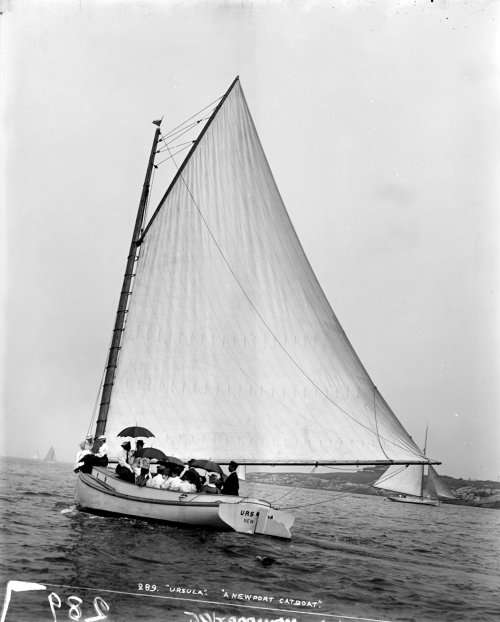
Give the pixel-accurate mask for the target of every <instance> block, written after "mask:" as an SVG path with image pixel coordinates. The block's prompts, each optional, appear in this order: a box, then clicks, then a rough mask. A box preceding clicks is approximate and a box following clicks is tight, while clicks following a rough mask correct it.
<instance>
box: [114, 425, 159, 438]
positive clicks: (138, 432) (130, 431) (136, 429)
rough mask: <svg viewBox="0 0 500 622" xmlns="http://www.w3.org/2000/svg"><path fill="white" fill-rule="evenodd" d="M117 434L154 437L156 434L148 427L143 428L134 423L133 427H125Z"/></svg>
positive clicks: (133, 436)
mask: <svg viewBox="0 0 500 622" xmlns="http://www.w3.org/2000/svg"><path fill="white" fill-rule="evenodd" d="M117 436H130V437H132V438H139V437H142V438H150V437H153V438H154V434H153V433H152V432H150V431H149V430H148V429H146V428H141V427H140V426H137V425H134V426H132V427H131V428H125V429H124V430H122V431H121V432H120V434H118V435H117Z"/></svg>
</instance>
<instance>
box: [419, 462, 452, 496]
mask: <svg viewBox="0 0 500 622" xmlns="http://www.w3.org/2000/svg"><path fill="white" fill-rule="evenodd" d="M427 490H429V494H430V495H431V497H434V498H438V497H445V498H446V499H455V498H456V497H455V495H454V493H453V492H452V491H451V490H450V488H449V487H448V484H446V482H445V481H444V480H443V479H441V478H440V477H439V475H438V474H437V473H436V469H434V467H432V466H431V465H429V473H428V475H427V484H426V491H427Z"/></svg>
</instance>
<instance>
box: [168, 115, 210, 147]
mask: <svg viewBox="0 0 500 622" xmlns="http://www.w3.org/2000/svg"><path fill="white" fill-rule="evenodd" d="M207 119H210V115H208V117H202V118H201V119H198V121H195V122H194V123H190V124H189V125H188V127H186V128H185V129H183V130H179V131H178V132H175V134H177V136H175V138H172V137H173V136H174V134H172V136H170V138H172V140H169V141H167V140H165V138H167V135H165V138H163V134H162V138H163V145H161V146H160V149H159V151H165V149H166V147H167V146H168V145H171V144H172V143H173V142H174V141H176V140H177V139H179V138H180V137H181V136H183V135H184V134H187V133H188V132H190V131H191V130H192V129H194V128H195V127H196V126H197V125H198V124H199V123H201V122H202V121H206V120H207Z"/></svg>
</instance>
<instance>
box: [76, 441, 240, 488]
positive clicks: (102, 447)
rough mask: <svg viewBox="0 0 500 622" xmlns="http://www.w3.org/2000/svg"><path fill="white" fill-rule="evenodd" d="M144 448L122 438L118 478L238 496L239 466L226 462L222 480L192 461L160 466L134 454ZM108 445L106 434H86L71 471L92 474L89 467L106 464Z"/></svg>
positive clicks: (153, 485) (142, 445)
mask: <svg viewBox="0 0 500 622" xmlns="http://www.w3.org/2000/svg"><path fill="white" fill-rule="evenodd" d="M143 447H144V442H143V441H141V440H138V441H137V443H136V447H135V449H132V445H131V443H130V441H125V442H123V443H122V445H121V449H120V451H119V452H118V455H117V459H118V464H117V466H116V474H117V475H118V477H119V478H120V479H123V480H125V481H127V482H131V483H135V484H137V485H138V486H148V487H150V488H161V489H163V490H172V491H175V492H177V491H178V492H191V493H193V492H201V493H205V494H213V495H220V494H223V495H238V492H239V481H238V476H237V474H236V469H237V468H238V465H237V464H236V462H234V461H231V462H230V464H229V476H228V477H227V478H226V479H225V481H224V480H223V479H222V478H221V477H220V476H219V475H217V473H207V475H208V479H207V477H205V476H201V475H200V474H199V473H198V471H197V470H196V469H195V468H194V467H193V466H192V463H193V462H194V460H190V461H189V462H188V467H187V469H186V470H184V466H181V465H172V464H167V465H162V464H160V463H158V460H149V459H148V458H144V457H141V456H137V455H136V453H137V450H139V449H142V448H143ZM108 451H109V449H108V446H107V445H106V437H105V436H104V435H102V436H99V437H98V438H97V439H95V440H94V439H93V438H92V437H91V436H88V437H87V439H86V440H85V441H84V442H82V443H80V451H79V452H78V454H77V456H76V460H75V468H74V471H75V473H77V472H78V471H81V472H82V473H92V467H94V466H101V467H106V466H108Z"/></svg>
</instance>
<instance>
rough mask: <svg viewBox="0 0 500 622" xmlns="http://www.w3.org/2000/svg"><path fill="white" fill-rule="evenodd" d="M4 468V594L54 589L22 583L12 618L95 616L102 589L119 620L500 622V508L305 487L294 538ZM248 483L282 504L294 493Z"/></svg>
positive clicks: (110, 614)
mask: <svg viewBox="0 0 500 622" xmlns="http://www.w3.org/2000/svg"><path fill="white" fill-rule="evenodd" d="M1 479H2V489H1V500H2V513H3V520H2V523H1V538H0V544H1V555H0V559H1V562H0V563H1V566H0V567H1V572H2V577H1V580H2V583H1V586H2V593H4V592H5V587H6V584H7V581H9V580H18V581H27V582H36V583H40V584H43V585H45V586H48V587H47V590H46V591H30V592H16V593H13V595H12V599H11V602H10V606H9V609H8V614H7V618H6V622H9V621H13V620H19V621H25V620H26V621H30V620H36V621H37V622H43V621H44V620H54V619H57V620H70V619H80V620H82V621H83V620H93V619H97V617H94V616H97V613H96V610H95V608H94V605H93V601H94V599H96V598H97V597H99V596H100V597H101V598H102V599H103V600H104V601H105V603H106V605H107V606H109V611H107V618H106V619H107V620H112V621H115V622H118V621H120V622H121V621H123V622H132V621H135V620H151V621H155V622H156V621H157V620H158V621H159V620H162V621H177V620H184V621H185V622H189V621H190V620H193V621H195V622H208V621H209V620H210V621H211V622H217V620H221V621H223V622H233V620H234V622H248V621H249V620H253V619H255V622H257V621H258V620H259V619H262V620H265V619H268V620H280V618H282V619H283V620H287V619H288V620H294V619H295V620H296V621H297V622H311V621H318V622H321V621H322V620H325V622H327V621H330V620H334V621H337V620H342V621H345V622H347V621H348V620H349V617H351V618H354V619H359V618H364V619H371V620H389V621H396V620H397V621H401V620H404V621H418V622H421V621H422V622H424V621H428V620H432V621H441V620H443V621H448V620H449V621H450V622H451V621H453V622H455V621H459V620H466V621H471V622H472V621H474V622H476V621H481V620H487V621H495V622H498V620H500V556H499V552H500V547H499V533H500V511H495V510H485V509H479V508H467V507H458V506H441V507H439V508H432V507H431V508H429V507H415V506H412V505H404V504H393V503H388V502H384V500H383V499H382V498H378V497H368V496H362V495H341V494H335V493H329V492H324V491H313V490H305V491H301V492H299V493H298V494H296V495H295V496H294V497H293V498H292V499H291V500H290V501H289V503H288V505H289V506H305V507H301V508H297V509H294V510H293V513H294V514H295V515H296V524H295V527H294V529H293V534H294V539H293V540H292V542H284V541H281V540H276V539H272V538H266V537H262V536H258V537H248V536H242V535H237V534H235V533H211V532H206V531H203V530H185V529H177V528H174V527H166V526H157V525H151V524H149V523H145V522H142V521H135V520H129V519H108V518H98V517H93V516H91V515H88V514H83V513H80V512H78V511H76V510H75V507H74V505H73V494H74V487H75V479H76V476H75V475H74V474H73V473H72V471H71V465H68V464H62V463H61V464H45V463H40V462H37V461H34V460H19V459H9V460H7V459H5V458H2V459H1ZM243 490H244V491H245V492H247V493H249V494H252V496H260V497H261V498H267V499H269V500H277V499H279V498H280V497H282V498H281V500H279V501H278V502H277V505H278V506H280V505H282V504H283V503H286V502H287V499H288V498H289V493H290V489H289V488H284V487H281V486H266V485H263V484H259V485H251V484H247V483H244V484H243ZM283 495H288V496H287V497H283ZM324 501H328V503H326V504H325V503H323V504H318V503H319V502H324ZM306 504H316V505H306ZM258 557H260V558H262V559H260V560H259V559H258ZM263 558H268V559H263ZM140 584H142V590H141V589H140ZM146 585H148V586H149V590H146ZM153 586H155V587H156V589H155V590H154V591H153ZM177 588H179V590H180V591H179V590H177ZM182 590H185V591H184V592H182ZM52 592H53V593H55V595H54V596H52V597H51V599H52V601H53V605H52V607H53V610H54V612H55V613H54V614H53V613H52V611H51V608H50V606H49V600H48V596H49V594H50V593H52ZM238 595H240V596H241V598H237V596H238ZM70 596H73V597H75V596H76V597H78V598H81V599H82V603H81V605H80V607H79V608H76V607H75V606H74V605H75V604H77V603H78V601H76V600H74V599H73V601H71V602H72V603H73V608H72V609H70V607H69V605H68V604H66V602H65V601H66V599H68V598H69V597H70ZM245 597H246V598H247V600H242V599H245ZM254 597H255V598H254ZM259 597H260V598H261V599H262V598H263V597H267V598H268V602H267V604H266V603H265V601H263V600H259ZM57 598H59V599H60V602H61V606H60V607H58V606H57V605H58V600H57ZM248 598H250V599H251V600H248ZM271 598H272V601H270V599H271ZM292 599H293V601H292V603H291V604H290V601H291V600H292ZM287 601H288V602H287ZM296 601H300V603H301V604H300V605H299V604H297V602H296ZM319 601H321V602H319ZM314 603H316V605H315V606H314ZM70 604H71V603H70ZM106 605H104V604H102V602H101V601H99V600H97V608H98V609H100V610H101V611H105V606H106ZM250 607H252V608H250ZM258 607H260V608H261V609H259V608H258ZM266 607H267V608H266ZM70 614H71V615H72V616H73V617H72V618H71V617H70ZM54 616H55V617H54ZM102 619H104V618H102Z"/></svg>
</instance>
